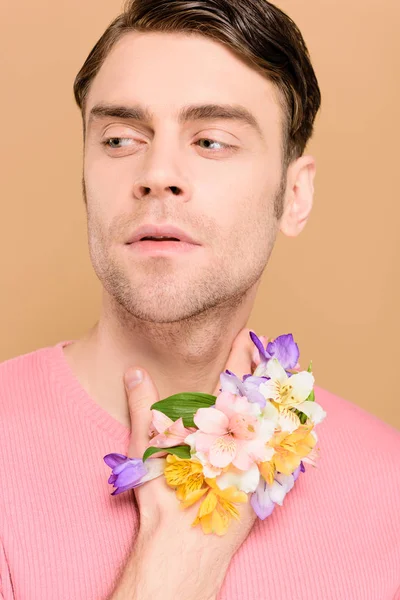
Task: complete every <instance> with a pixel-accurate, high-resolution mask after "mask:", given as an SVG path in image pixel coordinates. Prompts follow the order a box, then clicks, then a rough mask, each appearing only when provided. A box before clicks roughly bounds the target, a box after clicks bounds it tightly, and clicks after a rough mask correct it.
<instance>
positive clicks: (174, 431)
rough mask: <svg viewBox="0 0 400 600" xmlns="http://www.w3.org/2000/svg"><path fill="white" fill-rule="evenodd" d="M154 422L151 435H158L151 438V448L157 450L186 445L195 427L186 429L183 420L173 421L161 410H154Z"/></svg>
mask: <svg viewBox="0 0 400 600" xmlns="http://www.w3.org/2000/svg"><path fill="white" fill-rule="evenodd" d="M151 412H152V416H153V418H152V422H151V425H150V429H149V433H150V435H153V434H154V433H155V434H156V435H155V436H154V437H153V438H151V440H150V442H149V446H154V447H156V448H172V447H173V446H179V445H180V444H184V443H185V437H187V436H188V435H189V434H190V433H192V432H193V431H196V429H195V428H194V427H185V426H184V425H183V420H182V418H180V419H178V420H177V421H173V420H172V419H170V418H169V417H167V415H164V413H162V412H161V411H159V410H156V409H154V408H153V409H152V411H151Z"/></svg>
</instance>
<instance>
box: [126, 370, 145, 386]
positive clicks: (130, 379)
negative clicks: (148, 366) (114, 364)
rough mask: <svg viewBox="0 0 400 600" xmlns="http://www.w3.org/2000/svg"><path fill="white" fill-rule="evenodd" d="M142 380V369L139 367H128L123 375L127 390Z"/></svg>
mask: <svg viewBox="0 0 400 600" xmlns="http://www.w3.org/2000/svg"><path fill="white" fill-rule="evenodd" d="M142 381H143V371H141V370H140V369H130V370H129V371H127V373H126V375H125V384H126V387H127V388H128V390H131V389H132V388H134V387H135V386H137V385H139V383H141V382H142Z"/></svg>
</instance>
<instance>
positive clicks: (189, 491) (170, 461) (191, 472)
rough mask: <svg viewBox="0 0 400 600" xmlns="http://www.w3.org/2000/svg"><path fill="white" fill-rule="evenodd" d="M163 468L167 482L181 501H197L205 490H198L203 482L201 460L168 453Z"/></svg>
mask: <svg viewBox="0 0 400 600" xmlns="http://www.w3.org/2000/svg"><path fill="white" fill-rule="evenodd" d="M166 461H167V464H166V466H165V469H164V475H165V480H166V482H167V484H168V485H169V486H170V487H172V488H175V490H176V497H177V498H178V500H180V501H181V502H187V501H191V500H193V499H194V498H196V500H194V501H197V500H198V499H199V498H201V496H202V495H203V494H205V492H206V491H207V488H205V489H204V491H203V492H201V491H200V490H201V489H202V488H203V484H204V474H203V466H202V464H201V462H199V461H197V460H193V459H189V458H179V457H178V456H175V455H173V454H168V456H167V459H166Z"/></svg>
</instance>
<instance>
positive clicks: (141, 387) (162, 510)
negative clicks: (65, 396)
mask: <svg viewBox="0 0 400 600" xmlns="http://www.w3.org/2000/svg"><path fill="white" fill-rule="evenodd" d="M249 332H250V330H249V329H242V330H241V331H240V332H239V334H238V335H237V337H236V338H235V340H234V342H233V344H232V348H231V352H230V355H229V357H228V360H227V364H226V366H225V369H229V370H230V371H232V372H233V373H235V374H236V375H237V376H238V377H240V378H241V377H242V376H243V375H245V374H246V373H250V371H251V367H252V357H253V348H254V344H253V343H252V341H251V339H250V336H249ZM134 370H135V369H134V368H133V369H129V370H128V372H127V373H126V374H125V385H126V388H127V395H128V402H129V411H130V416H131V439H130V444H129V448H128V456H129V457H131V458H132V457H137V458H139V457H142V456H143V453H144V451H145V449H146V447H147V446H148V445H149V436H148V431H149V426H150V422H151V411H150V406H151V405H152V404H154V403H155V402H157V401H158V400H159V399H160V398H159V395H158V392H157V389H156V387H155V384H154V383H153V381H152V379H151V377H150V375H149V373H147V372H146V371H145V370H144V369H142V368H140V370H141V371H142V373H143V376H144V379H143V381H142V382H141V383H139V384H138V385H136V386H135V387H132V388H131V389H128V386H127V384H128V382H129V375H130V373H131V372H132V371H134ZM219 390H220V383H218V384H217V386H216V388H215V390H214V395H215V396H217V395H218V394H219V393H220V392H219ZM135 495H136V499H137V502H138V506H139V512H140V519H141V524H142V526H144V527H146V528H147V529H148V530H149V531H150V530H154V528H156V527H157V526H158V525H159V523H160V522H166V521H168V522H171V523H173V528H174V529H176V527H177V523H178V522H179V523H181V525H182V535H187V533H186V534H185V532H189V535H190V533H191V532H192V533H193V529H192V530H191V523H192V522H193V521H194V519H195V517H196V515H197V512H198V509H199V506H200V502H198V503H196V504H195V505H194V506H192V507H190V508H188V509H185V511H184V512H182V511H181V510H180V509H179V501H178V499H177V498H176V496H175V493H174V490H173V489H172V488H170V487H169V486H168V485H167V483H166V482H165V479H164V476H160V477H159V478H157V479H154V480H152V481H149V482H147V483H145V484H143V485H142V486H139V487H137V488H135ZM238 508H239V511H240V513H241V523H239V522H237V521H236V520H232V522H231V524H230V527H229V530H228V533H227V534H225V536H224V538H230V539H231V541H233V540H235V541H236V542H238V541H239V540H241V541H243V539H244V538H245V537H246V535H247V533H248V531H249V529H250V527H251V525H252V524H253V522H254V519H255V513H254V511H253V510H252V509H251V507H250V504H249V503H247V504H241V505H240V506H239V505H238ZM230 531H231V532H232V533H231V534H230ZM239 531H240V532H241V533H240V534H239V535H238V533H239ZM196 534H197V535H200V536H201V539H203V538H204V537H210V536H205V534H203V532H202V530H201V526H200V525H199V526H197V528H196ZM212 537H214V536H212Z"/></svg>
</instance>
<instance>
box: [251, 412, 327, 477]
mask: <svg viewBox="0 0 400 600" xmlns="http://www.w3.org/2000/svg"><path fill="white" fill-rule="evenodd" d="M313 427H314V424H313V423H311V424H305V425H300V427H298V428H297V429H296V430H295V431H293V432H292V433H289V432H288V431H279V432H276V433H275V434H274V435H273V436H272V438H271V439H270V440H269V441H268V445H269V446H272V447H273V448H274V450H275V454H274V456H273V457H272V459H271V460H270V461H268V462H264V463H260V464H259V469H260V473H261V475H262V476H263V477H264V479H265V481H266V482H267V483H268V485H272V483H273V481H274V473H275V470H276V471H279V472H280V473H283V474H284V475H291V474H292V473H293V471H294V470H295V469H297V467H298V466H299V464H300V462H301V459H302V458H304V457H305V456H307V455H308V454H309V453H310V452H311V450H312V449H313V448H314V446H315V444H316V443H317V442H316V439H315V437H314V436H313V435H312V434H311V430H312V429H313Z"/></svg>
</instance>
